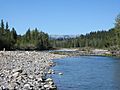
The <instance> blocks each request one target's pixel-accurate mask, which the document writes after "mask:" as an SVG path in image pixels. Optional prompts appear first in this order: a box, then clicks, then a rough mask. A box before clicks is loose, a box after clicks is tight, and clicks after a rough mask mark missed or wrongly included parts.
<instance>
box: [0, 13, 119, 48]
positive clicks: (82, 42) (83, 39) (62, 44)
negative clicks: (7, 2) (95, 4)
mask: <svg viewBox="0 0 120 90" xmlns="http://www.w3.org/2000/svg"><path fill="white" fill-rule="evenodd" d="M81 47H90V48H102V49H111V50H117V49H120V14H119V15H118V16H117V17H116V20H115V26H114V27H113V28H111V29H109V30H101V31H96V32H90V33H87V34H86V35H80V36H76V37H75V38H64V39H50V38H49V35H48V34H47V33H44V32H42V31H40V30H38V29H37V28H35V29H33V30H30V28H29V29H28V30H27V31H26V33H25V34H24V35H18V34H17V32H16V30H15V28H12V29H11V30H10V29H9V25H8V22H6V23H4V21H3V20H1V24H0V50H3V49H4V48H5V49H6V50H48V49H52V48H81Z"/></svg>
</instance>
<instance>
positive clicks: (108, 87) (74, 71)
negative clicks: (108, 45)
mask: <svg viewBox="0 0 120 90" xmlns="http://www.w3.org/2000/svg"><path fill="white" fill-rule="evenodd" d="M55 62H56V63H57V65H56V66H55V67H53V69H54V70H55V71H56V73H58V72H62V73H63V75H58V74H55V75H52V78H53V79H54V81H55V84H56V85H57V87H58V90H120V60H119V59H118V58H112V57H100V56H79V57H70V58H64V59H59V60H55Z"/></svg>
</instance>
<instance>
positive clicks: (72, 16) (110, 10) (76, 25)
mask: <svg viewBox="0 0 120 90" xmlns="http://www.w3.org/2000/svg"><path fill="white" fill-rule="evenodd" d="M119 13H120V0H0V19H3V20H4V22H8V23H9V26H10V28H12V27H14V28H15V29H16V31H17V33H18V34H24V33H25V32H26V31H27V30H28V28H31V29H34V28H38V29H39V30H42V31H44V32H46V33H48V34H50V35H79V34H86V33H89V32H91V31H97V30H108V29H110V28H113V27H114V23H115V18H116V16H117V15H118V14H119Z"/></svg>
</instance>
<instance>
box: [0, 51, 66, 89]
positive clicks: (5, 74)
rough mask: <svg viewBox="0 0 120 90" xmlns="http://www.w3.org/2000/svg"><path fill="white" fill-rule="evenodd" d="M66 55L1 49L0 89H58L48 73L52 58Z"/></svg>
mask: <svg viewBox="0 0 120 90" xmlns="http://www.w3.org/2000/svg"><path fill="white" fill-rule="evenodd" d="M63 57H65V55H57V54H51V53H49V52H36V51H0V90H57V87H56V86H55V84H54V82H53V80H52V78H47V77H46V75H47V73H48V71H49V68H50V66H52V65H54V63H53V61H52V59H58V58H63Z"/></svg>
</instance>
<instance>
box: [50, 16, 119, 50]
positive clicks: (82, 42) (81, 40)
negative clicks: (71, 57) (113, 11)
mask: <svg viewBox="0 0 120 90" xmlns="http://www.w3.org/2000/svg"><path fill="white" fill-rule="evenodd" d="M51 44H52V46H53V47H55V48H56V47H57V48H63V47H64V48H79V47H89V48H101V49H110V50H117V49H120V14H119V15H118V16H117V17H116V20H115V26H114V27H113V28H111V29H109V30H100V31H95V32H90V33H87V34H86V35H80V36H77V37H76V38H68V39H66V38H64V39H56V40H51Z"/></svg>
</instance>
